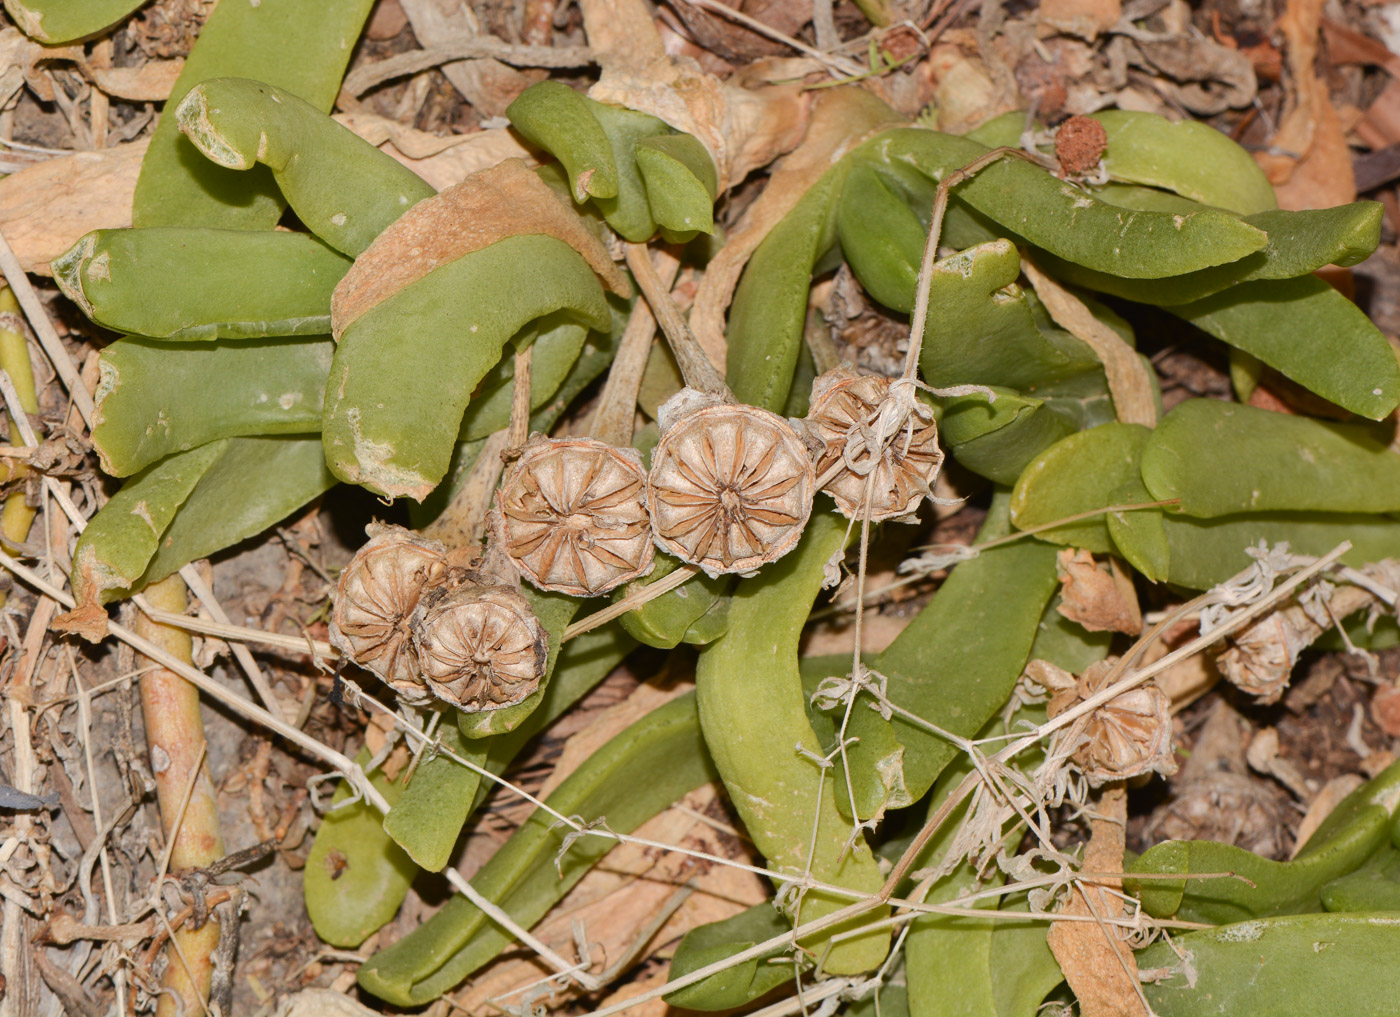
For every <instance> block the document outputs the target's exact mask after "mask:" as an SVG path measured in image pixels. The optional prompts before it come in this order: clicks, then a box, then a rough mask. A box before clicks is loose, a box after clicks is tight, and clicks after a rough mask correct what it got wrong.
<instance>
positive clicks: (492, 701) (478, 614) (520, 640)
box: [412, 582, 549, 713]
mask: <svg viewBox="0 0 1400 1017" xmlns="http://www.w3.org/2000/svg"><path fill="white" fill-rule="evenodd" d="M412 628H413V642H414V648H415V649H416V651H417V660H418V668H419V671H420V672H421V674H422V676H423V681H424V682H425V683H426V684H427V687H428V690H429V691H430V692H431V693H432V694H433V695H434V696H436V697H437V698H438V699H440V700H442V701H443V702H445V703H448V704H450V705H452V706H455V707H456V708H457V709H459V710H461V711H462V712H464V713H479V712H483V711H487V710H500V709H503V708H505V707H507V706H514V705H515V704H516V703H518V702H520V701H521V700H523V699H525V698H526V697H528V696H529V695H530V694H531V693H533V692H534V691H535V689H537V688H539V684H540V680H541V679H542V678H543V677H544V671H545V664H546V661H547V660H548V657H549V640H548V639H547V637H546V636H545V632H544V629H542V628H541V627H540V623H539V620H538V619H537V618H536V617H535V614H534V612H533V611H531V610H530V604H529V602H528V601H527V600H526V599H525V598H524V597H523V596H521V595H520V593H519V592H517V591H516V590H513V589H510V588H509V587H506V586H493V585H485V584H481V583H478V582H465V583H463V584H462V585H460V586H458V587H456V588H455V589H452V590H450V591H449V590H448V589H447V588H446V587H439V588H438V589H437V590H433V591H429V594H428V596H427V597H425V598H424V600H423V601H422V602H421V603H420V605H419V607H418V610H417V611H416V612H415V614H414V617H413V622H412Z"/></svg>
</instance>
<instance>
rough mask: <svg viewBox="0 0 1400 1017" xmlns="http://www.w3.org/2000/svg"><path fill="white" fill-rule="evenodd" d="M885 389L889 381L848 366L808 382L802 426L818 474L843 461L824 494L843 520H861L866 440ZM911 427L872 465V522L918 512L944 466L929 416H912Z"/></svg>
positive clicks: (867, 455) (866, 472)
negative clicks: (808, 399)
mask: <svg viewBox="0 0 1400 1017" xmlns="http://www.w3.org/2000/svg"><path fill="white" fill-rule="evenodd" d="M889 391H890V379H889V378H886V377H883V376H881V375H873V374H860V373H859V372H857V371H856V370H855V369H854V368H851V367H838V368H836V369H835V370H832V371H827V372H826V373H825V374H822V375H821V376H819V377H818V378H817V380H816V381H815V382H813V384H812V399H811V409H810V410H809V411H808V414H807V419H806V420H805V421H804V424H805V426H806V429H807V434H808V435H809V436H810V437H811V439H812V440H813V442H814V443H815V444H816V445H817V447H818V449H819V451H818V452H817V460H816V464H815V468H816V473H817V476H818V477H821V476H824V475H825V474H826V472H827V470H829V469H831V468H832V467H834V466H836V465H837V464H838V463H841V462H843V461H844V462H845V464H846V465H845V467H844V468H843V469H842V470H841V472H839V473H838V474H837V475H836V476H835V478H833V479H832V480H831V481H829V482H828V483H827V485H826V486H825V487H824V488H822V490H823V491H824V492H826V493H827V494H829V495H831V497H832V498H833V499H835V501H836V507H837V509H838V510H839V511H840V512H841V514H842V515H843V516H845V517H846V518H847V519H857V518H864V517H865V511H866V509H865V494H866V483H867V477H868V475H869V474H870V473H871V472H872V470H871V467H872V463H871V462H870V452H869V449H868V446H867V440H868V437H869V435H870V434H871V428H872V426H873V425H874V424H875V422H876V418H878V417H879V415H880V410H881V407H882V406H883V405H884V403H885V400H886V397H887V396H888V395H889ZM922 405H923V404H921V403H920V404H918V407H922ZM910 423H911V427H910V429H908V430H906V431H902V432H901V433H900V434H899V435H898V436H896V437H895V439H894V441H893V442H891V443H890V444H889V445H888V446H886V447H885V448H883V449H882V450H881V454H880V457H879V459H878V461H877V462H876V463H875V464H873V465H874V469H873V472H874V478H873V479H872V480H871V481H870V519H871V521H872V522H873V521H877V520H885V519H896V518H900V517H904V516H909V515H910V514H911V513H913V512H914V511H915V510H916V509H918V507H919V503H920V502H921V501H923V499H924V496H925V495H926V494H928V493H929V492H930V488H931V485H932V484H933V483H934V480H935V479H936V478H937V476H938V471H939V469H940V468H941V467H942V465H943V450H942V449H940V448H939V447H938V425H937V424H936V423H934V420H933V415H932V413H931V412H930V413H929V414H928V416H927V417H926V418H924V419H919V418H917V417H914V416H911V417H910ZM852 465H854V466H855V467H856V468H857V469H852ZM858 471H863V472H858Z"/></svg>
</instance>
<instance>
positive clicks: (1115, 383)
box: [1021, 258, 1157, 427]
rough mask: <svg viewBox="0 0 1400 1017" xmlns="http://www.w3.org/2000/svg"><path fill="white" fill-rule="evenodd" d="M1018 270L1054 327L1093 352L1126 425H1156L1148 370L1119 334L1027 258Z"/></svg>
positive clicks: (1121, 418) (1153, 399)
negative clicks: (1057, 327) (1048, 315)
mask: <svg viewBox="0 0 1400 1017" xmlns="http://www.w3.org/2000/svg"><path fill="white" fill-rule="evenodd" d="M1021 270H1022V271H1023V272H1025V273H1026V278H1028V279H1030V281H1031V285H1032V286H1034V287H1035V294H1036V296H1038V297H1039V298H1040V299H1041V301H1042V302H1043V303H1044V304H1045V309H1046V310H1047V311H1049V312H1050V317H1051V318H1052V319H1054V321H1055V324H1057V325H1059V326H1060V327H1061V328H1063V329H1065V330H1066V331H1068V332H1069V333H1071V334H1072V335H1073V336H1074V337H1075V338H1076V339H1079V340H1081V341H1082V342H1084V343H1085V344H1087V345H1088V347H1089V348H1090V349H1091V350H1093V351H1094V356H1096V357H1098V358H1099V361H1100V362H1101V363H1102V364H1103V372H1104V376H1105V377H1106V378H1107V379H1108V392H1109V395H1111V396H1112V397H1113V408H1114V410H1115V411H1117V414H1118V419H1119V420H1121V421H1122V422H1123V423H1125V424H1142V425H1143V426H1145V427H1155V426H1156V425H1157V401H1156V399H1155V398H1154V396H1153V392H1154V388H1153V384H1152V378H1151V376H1150V374H1149V373H1148V370H1149V369H1148V367H1147V365H1146V364H1144V363H1143V361H1142V358H1141V357H1139V356H1138V355H1137V351H1136V350H1134V349H1133V348H1132V347H1131V346H1129V345H1128V344H1127V342H1126V341H1125V340H1124V339H1123V337H1122V336H1121V335H1119V334H1118V333H1117V332H1115V331H1113V329H1111V328H1109V327H1108V326H1107V325H1105V324H1104V323H1103V322H1101V321H1099V319H1098V318H1096V317H1094V314H1093V312H1092V311H1090V310H1089V308H1087V307H1085V306H1084V302H1083V301H1082V300H1080V299H1079V298H1078V297H1076V296H1075V295H1074V294H1073V293H1071V292H1069V290H1067V289H1065V288H1064V287H1063V286H1061V285H1060V284H1059V283H1057V282H1056V281H1055V280H1054V279H1051V278H1050V277H1049V276H1048V275H1046V274H1045V273H1044V272H1042V271H1041V270H1040V269H1039V268H1037V267H1036V266H1035V264H1034V263H1033V262H1031V260H1030V259H1029V258H1022V259H1021Z"/></svg>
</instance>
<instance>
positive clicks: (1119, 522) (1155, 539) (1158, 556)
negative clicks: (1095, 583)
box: [1076, 477, 1243, 673]
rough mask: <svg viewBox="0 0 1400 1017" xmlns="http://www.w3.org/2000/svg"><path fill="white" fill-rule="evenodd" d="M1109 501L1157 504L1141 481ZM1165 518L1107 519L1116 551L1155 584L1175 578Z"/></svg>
mask: <svg viewBox="0 0 1400 1017" xmlns="http://www.w3.org/2000/svg"><path fill="white" fill-rule="evenodd" d="M1108 499H1109V501H1110V502H1112V503H1113V504H1114V505H1145V504H1147V503H1148V502H1151V501H1153V500H1154V499H1153V497H1152V494H1151V492H1150V491H1148V490H1147V487H1146V485H1144V484H1143V482H1142V479H1141V478H1140V477H1134V478H1133V479H1131V480H1129V481H1128V482H1127V483H1125V484H1123V485H1122V486H1120V487H1119V488H1117V489H1116V490H1115V491H1113V492H1112V493H1111V494H1110V495H1109V496H1108ZM1164 515H1165V513H1163V511H1162V510H1161V509H1157V508H1150V509H1133V510H1131V511H1126V512H1110V513H1108V514H1107V515H1105V516H1104V522H1105V523H1107V524H1108V535H1109V537H1110V538H1111V539H1112V541H1113V547H1114V549H1115V550H1116V551H1117V552H1118V553H1119V554H1121V555H1122V556H1123V557H1124V558H1125V559H1126V560H1127V562H1128V564H1129V565H1131V566H1132V567H1133V568H1135V569H1137V570H1138V571H1139V572H1141V573H1142V574H1143V575H1144V576H1146V577H1147V578H1148V579H1150V580H1152V581H1153V582H1154V583H1160V582H1164V581H1165V580H1167V579H1169V578H1170V577H1171V557H1172V552H1171V540H1170V539H1169V538H1168V537H1167V525H1166V523H1165V522H1164V521H1163V517H1164ZM1241 567H1243V566H1241ZM1236 571H1238V570H1236ZM1076 673H1078V672H1076Z"/></svg>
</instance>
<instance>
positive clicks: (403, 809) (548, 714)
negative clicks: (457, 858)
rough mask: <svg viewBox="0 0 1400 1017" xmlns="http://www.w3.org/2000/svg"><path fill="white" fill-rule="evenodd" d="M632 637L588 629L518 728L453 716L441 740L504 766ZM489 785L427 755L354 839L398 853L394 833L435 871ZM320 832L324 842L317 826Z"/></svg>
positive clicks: (606, 669) (491, 765)
mask: <svg viewBox="0 0 1400 1017" xmlns="http://www.w3.org/2000/svg"><path fill="white" fill-rule="evenodd" d="M635 645H636V644H635V643H634V642H633V641H632V640H631V639H629V638H628V637H627V636H625V635H623V634H622V633H620V632H619V631H618V630H617V628H616V627H615V626H612V625H605V626H601V627H599V628H597V629H595V630H594V631H592V632H587V633H584V634H583V635H582V636H579V637H578V638H577V639H574V640H571V641H570V642H569V643H568V645H566V646H565V647H564V649H563V651H562V652H561V653H560V656H559V663H558V666H557V667H556V669H555V674H554V680H553V681H552V682H550V685H549V694H548V696H546V697H545V700H544V702H542V703H541V704H540V708H539V709H538V710H536V711H535V712H534V713H533V714H531V715H530V717H529V719H527V720H526V721H525V722H524V723H523V724H521V725H520V726H519V727H517V728H516V729H515V730H514V731H512V732H510V733H509V734H506V735H502V736H501V737H499V738H493V739H491V740H490V741H467V740H466V739H465V738H463V737H462V736H461V734H460V733H459V732H457V731H456V730H455V729H454V728H453V726H452V724H451V723H450V722H449V723H448V724H446V725H443V726H442V727H441V728H440V730H439V736H440V737H441V739H442V742H443V744H444V745H447V746H448V747H449V748H451V749H452V751H453V752H455V753H456V754H457V755H458V756H460V757H462V758H464V759H469V760H471V761H472V762H473V763H475V764H476V765H478V766H480V767H482V768H483V769H485V770H487V771H489V772H490V773H493V774H500V773H502V772H503V771H504V770H505V768H506V767H507V766H509V765H510V762H511V760H513V759H514V758H515V757H516V756H517V755H518V754H519V752H520V750H521V749H522V748H524V746H525V743H526V742H527V741H529V740H530V739H531V738H533V737H534V736H535V735H537V734H539V733H540V732H541V731H542V730H544V729H545V728H546V727H548V726H549V725H550V724H552V723H553V722H554V721H555V720H557V719H558V718H559V717H560V716H561V715H562V714H563V713H564V712H565V711H566V710H567V709H568V708H569V707H571V706H572V705H573V704H574V703H576V702H577V701H578V700H579V698H580V697H582V696H583V695H584V694H585V693H586V692H588V690H589V689H591V688H593V686H595V685H597V684H598V682H600V681H602V680H603V679H604V678H606V677H607V675H608V674H609V673H610V672H611V671H612V669H613V668H614V667H616V666H617V665H618V664H619V663H620V662H621V661H622V658H623V657H625V656H626V655H627V654H628V653H629V652H631V650H632V648H633V647H634V646H635ZM492 786H494V785H492V784H491V783H490V782H484V781H483V780H482V777H481V775H480V774H479V773H477V772H476V771H475V770H472V769H470V768H468V767H466V766H463V765H462V764H461V763H459V762H457V761H456V760H455V759H452V758H450V757H449V756H446V755H437V756H432V757H430V758H426V759H424V760H423V761H422V762H421V763H420V764H419V766H418V770H417V773H415V774H414V776H413V779H412V780H411V781H409V783H408V784H407V786H405V787H404V788H403V790H402V794H398V792H397V790H396V794H398V797H397V800H391V801H390V805H391V806H392V808H390V810H389V814H388V815H387V816H384V817H382V824H381V821H380V819H381V817H380V816H379V813H378V812H374V811H373V810H372V809H371V810H370V813H371V819H372V820H373V829H371V828H370V827H369V826H368V825H366V826H359V825H357V826H356V829H355V834H354V835H355V839H356V842H357V843H358V844H359V845H360V847H361V849H362V850H365V851H368V850H370V849H371V848H372V847H373V846H374V845H378V848H377V849H376V850H378V851H381V852H383V853H384V854H385V855H389V856H393V852H392V851H390V847H391V846H392V845H391V844H390V842H391V841H392V842H393V844H397V845H398V847H399V848H401V849H402V850H403V852H404V853H405V854H407V855H408V857H409V858H411V859H413V861H415V862H416V863H417V864H418V865H419V866H421V867H422V868H423V869H425V870H427V871H429V872H437V871H439V870H441V869H442V867H443V866H444V865H446V864H447V862H448V860H449V859H450V856H451V853H452V849H453V847H454V846H455V845H456V843H457V838H458V837H459V836H460V835H461V832H462V828H463V827H464V826H465V825H466V823H467V820H468V819H470V818H471V816H472V815H473V813H475V811H476V809H477V808H478V807H479V806H480V805H481V802H482V799H483V798H485V796H486V792H487V791H488V790H489V789H490V788H491V787H492ZM359 807H361V808H366V809H367V808H369V807H368V806H359ZM323 829H324V827H323ZM317 837H318V843H319V837H320V834H319V833H318V835H317ZM407 893H408V885H407V884H406V883H405V884H403V885H402V887H401V888H399V892H398V896H397V898H396V899H394V900H393V902H392V907H391V906H390V901H389V899H388V897H389V895H388V894H386V895H385V899H384V901H383V907H382V908H380V909H378V910H377V911H376V912H375V916H376V918H380V917H382V921H388V920H389V918H392V917H393V915H394V914H395V912H397V911H398V906H399V904H400V903H402V901H403V898H404V896H405V895H406V894H407ZM386 912H387V913H386ZM382 921H381V924H382ZM376 928H377V926H376ZM371 931H372V930H371ZM361 938H363V937H361Z"/></svg>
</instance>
